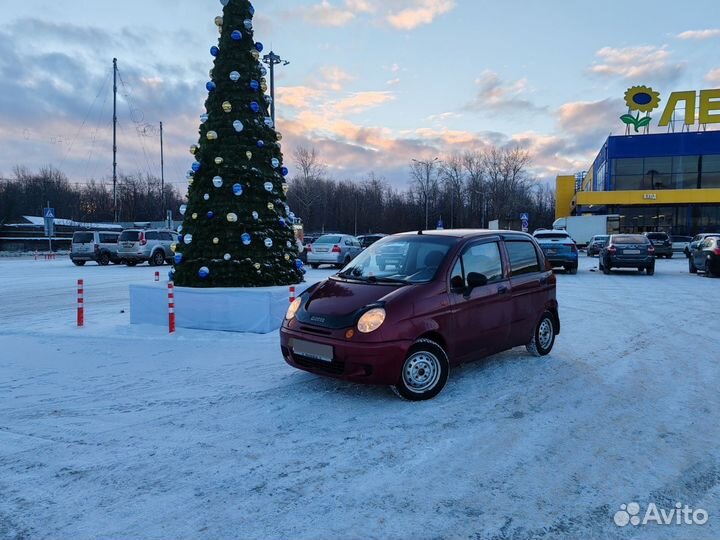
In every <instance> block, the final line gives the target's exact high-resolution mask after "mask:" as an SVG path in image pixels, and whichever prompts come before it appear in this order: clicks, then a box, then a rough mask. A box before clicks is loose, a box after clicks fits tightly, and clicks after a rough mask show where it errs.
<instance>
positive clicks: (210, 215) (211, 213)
mask: <svg viewBox="0 0 720 540" xmlns="http://www.w3.org/2000/svg"><path fill="white" fill-rule="evenodd" d="M207 217H208V219H212V218H214V217H215V212H213V211H212V210H210V211H209V212H208V213H207Z"/></svg>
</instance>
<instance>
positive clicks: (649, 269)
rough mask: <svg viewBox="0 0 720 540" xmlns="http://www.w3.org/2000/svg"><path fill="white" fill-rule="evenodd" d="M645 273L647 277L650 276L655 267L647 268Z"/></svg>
mask: <svg viewBox="0 0 720 540" xmlns="http://www.w3.org/2000/svg"><path fill="white" fill-rule="evenodd" d="M645 271H646V272H647V275H648V276H652V275H653V274H654V273H655V265H654V264H653V265H651V266H648V267H647V268H646V269H645Z"/></svg>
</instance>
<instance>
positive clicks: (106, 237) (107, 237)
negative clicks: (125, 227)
mask: <svg viewBox="0 0 720 540" xmlns="http://www.w3.org/2000/svg"><path fill="white" fill-rule="evenodd" d="M117 241H118V236H117V235H116V234H101V235H100V243H101V244H117Z"/></svg>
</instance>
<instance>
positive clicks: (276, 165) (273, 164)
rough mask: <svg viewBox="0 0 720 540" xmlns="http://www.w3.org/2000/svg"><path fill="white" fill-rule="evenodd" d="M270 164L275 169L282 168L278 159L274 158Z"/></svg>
mask: <svg viewBox="0 0 720 540" xmlns="http://www.w3.org/2000/svg"><path fill="white" fill-rule="evenodd" d="M270 164H271V165H272V166H273V168H274V169H277V168H278V167H279V166H280V160H279V159H278V158H272V160H271V161H270Z"/></svg>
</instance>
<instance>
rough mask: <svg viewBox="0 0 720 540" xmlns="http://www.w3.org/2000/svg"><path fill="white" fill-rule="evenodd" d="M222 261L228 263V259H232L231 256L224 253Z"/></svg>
mask: <svg viewBox="0 0 720 540" xmlns="http://www.w3.org/2000/svg"><path fill="white" fill-rule="evenodd" d="M223 259H225V260H226V261H229V260H230V259H232V255H230V254H229V253H226V254H225V256H224V257H223Z"/></svg>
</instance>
